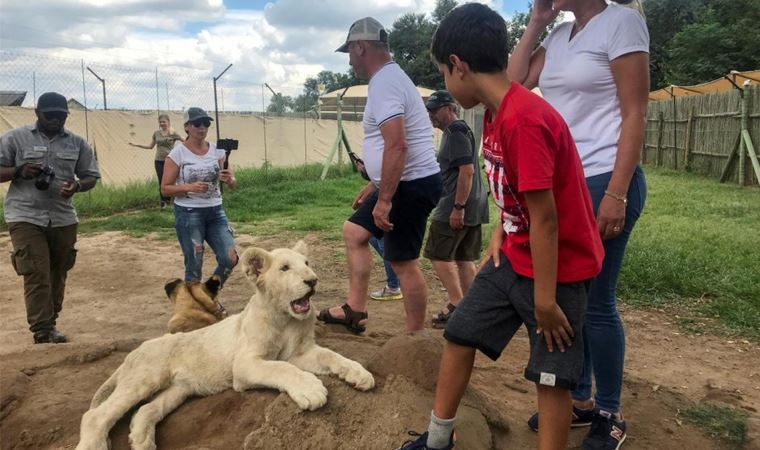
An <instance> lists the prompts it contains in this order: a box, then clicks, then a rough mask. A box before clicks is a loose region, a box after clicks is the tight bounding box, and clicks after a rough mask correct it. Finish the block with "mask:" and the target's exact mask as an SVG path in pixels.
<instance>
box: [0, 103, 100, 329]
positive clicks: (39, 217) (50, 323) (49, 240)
mask: <svg viewBox="0 0 760 450" xmlns="http://www.w3.org/2000/svg"><path fill="white" fill-rule="evenodd" d="M35 113H36V114H37V123H35V124H34V125H28V126H23V127H20V128H16V129H13V130H11V131H9V132H8V133H6V134H4V135H3V136H2V137H0V182H3V183H4V182H6V181H10V182H11V185H10V188H9V189H8V194H7V195H6V197H5V222H6V223H8V228H9V230H10V236H11V242H12V243H13V255H12V257H11V262H12V263H13V267H14V268H15V269H16V273H18V274H19V275H21V276H23V277H24V298H25V301H26V318H27V321H28V322H29V329H30V330H31V331H32V333H34V343H35V344H42V343H54V344H58V343H61V342H67V339H66V336H64V335H63V334H61V333H60V332H58V330H56V328H55V323H56V319H57V318H58V314H59V313H60V312H61V307H62V305H63V294H64V289H65V287H66V273H67V272H68V271H69V270H70V269H71V268H72V267H74V262H75V260H76V249H75V248H74V244H75V243H76V240H77V223H78V221H79V220H78V219H77V213H76V210H74V206H73V204H72V201H71V198H72V197H73V196H74V194H76V193H77V192H84V191H89V190H90V189H92V188H93V187H95V183H97V181H98V178H100V172H99V171H98V165H97V161H95V158H94V156H93V153H92V149H91V148H90V146H89V145H88V144H87V142H86V141H85V140H84V139H83V138H82V137H80V136H77V135H76V134H74V133H72V132H70V131H69V130H67V129H65V128H64V127H63V125H64V124H65V123H66V118H67V117H68V115H69V108H68V105H67V103H66V98H65V97H64V96H62V95H61V94H58V93H55V92H47V93H45V94H42V95H41V96H40V98H39V100H38V101H37V108H36V109H35Z"/></svg>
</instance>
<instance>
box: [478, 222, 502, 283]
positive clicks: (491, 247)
mask: <svg viewBox="0 0 760 450" xmlns="http://www.w3.org/2000/svg"><path fill="white" fill-rule="evenodd" d="M505 235H506V233H505V232H504V227H502V225H501V221H499V223H497V224H496V226H495V227H494V229H493V233H491V241H490V242H489V243H488V248H487V249H486V254H485V255H484V256H483V259H482V260H481V261H480V263H479V264H478V272H479V271H480V269H482V268H483V266H485V265H486V263H487V262H488V260H489V259H492V260H493V265H494V266H495V267H499V264H500V262H501V244H502V243H503V242H504V236H505Z"/></svg>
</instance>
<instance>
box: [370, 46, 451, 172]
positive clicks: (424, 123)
mask: <svg viewBox="0 0 760 450" xmlns="http://www.w3.org/2000/svg"><path fill="white" fill-rule="evenodd" d="M399 116H401V117H403V118H404V127H405V130H406V143H407V145H408V152H407V158H406V164H405V165H404V171H403V172H402V174H401V181H411V180H416V179H418V178H424V177H427V176H430V175H433V174H436V173H438V172H440V171H441V169H440V167H438V161H437V160H436V158H435V144H434V143H433V126H432V125H431V124H430V118H429V117H428V113H427V110H426V109H425V104H424V103H423V102H422V97H421V96H420V93H419V92H418V91H417V88H416V87H414V83H412V80H410V79H409V77H408V76H407V75H406V74H405V73H404V71H403V70H402V69H401V67H399V65H398V64H396V63H395V62H392V61H391V62H389V63H387V64H386V65H384V66H383V67H381V68H380V70H379V71H377V73H375V74H374V75H373V76H372V78H371V79H370V80H369V87H368V93H367V105H366V106H365V108H364V120H363V124H364V147H363V149H362V153H363V155H362V156H363V157H364V165H365V167H366V169H367V175H369V177H370V179H371V180H372V182H373V183H375V184H376V185H379V184H380V173H381V172H382V167H383V152H384V150H385V141H383V135H382V134H381V133H380V127H381V126H383V124H385V123H386V122H387V121H389V120H391V119H394V118H397V117H399Z"/></svg>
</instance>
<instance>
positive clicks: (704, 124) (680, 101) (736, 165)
mask: <svg viewBox="0 0 760 450" xmlns="http://www.w3.org/2000/svg"><path fill="white" fill-rule="evenodd" d="M741 89H742V90H740V89H738V88H737V89H733V90H731V91H726V92H718V93H712V94H701V95H693V96H686V97H674V98H671V99H669V100H659V101H654V102H650V103H649V108H648V112H647V127H646V136H645V139H644V149H643V154H642V159H643V161H644V163H645V164H651V165H656V166H662V167H669V168H672V169H678V170H687V171H692V172H695V173H700V174H703V175H707V176H710V177H714V178H718V179H720V181H721V182H726V181H730V182H732V183H738V184H740V185H744V186H746V185H757V184H758V173H759V172H760V165H758V164H757V151H758V150H759V148H758V147H760V85H749V86H744V87H741ZM750 153H754V155H755V158H752V157H751V155H750Z"/></svg>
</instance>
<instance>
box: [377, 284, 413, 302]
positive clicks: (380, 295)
mask: <svg viewBox="0 0 760 450" xmlns="http://www.w3.org/2000/svg"><path fill="white" fill-rule="evenodd" d="M369 298H371V299H372V300H377V301H381V302H382V301H388V300H402V299H403V298H404V294H402V293H401V288H396V289H391V288H389V287H388V286H385V287H383V288H382V289H378V290H376V291H373V292H371V293H370V294H369Z"/></svg>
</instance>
